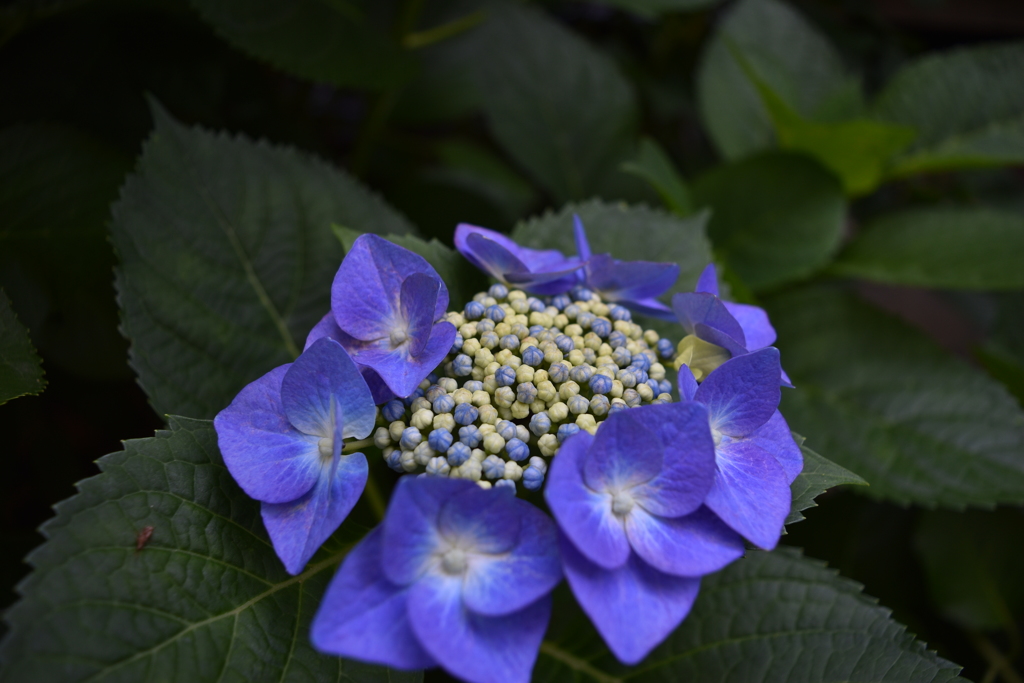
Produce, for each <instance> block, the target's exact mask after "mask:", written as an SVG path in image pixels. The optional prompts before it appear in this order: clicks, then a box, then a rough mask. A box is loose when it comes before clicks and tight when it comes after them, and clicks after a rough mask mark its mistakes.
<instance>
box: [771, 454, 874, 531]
mask: <svg viewBox="0 0 1024 683" xmlns="http://www.w3.org/2000/svg"><path fill="white" fill-rule="evenodd" d="M793 438H795V439H796V440H797V443H799V444H800V451H801V452H802V453H803V456H804V468H803V470H801V472H800V474H799V475H797V478H796V479H794V480H793V483H792V484H790V485H789V487H790V489H792V491H793V505H792V507H791V508H790V512H789V517H787V518H786V524H787V525H788V524H793V523H795V522H799V521H800V520H802V519H804V516H803V515H802V514H800V513H801V512H803V511H804V510H806V509H808V508H812V507H817V503H815V502H814V499H815V498H817V497H818V496H820V495H821V494H822V493H824V492H825V491H827V490H829V489H830V488H833V487H835V486H844V485H846V484H854V485H857V486H867V485H868V482H866V481H864V480H863V479H861V478H860V477H858V476H857V475H856V474H854V473H853V472H851V471H850V470H848V469H846V468H844V467H840V466H839V465H837V464H835V463H834V462H832V461H831V460H829V459H827V458H825V457H823V456H821V455H818V454H817V453H815V452H814V451H812V450H811V449H810V448H808V447H807V446H805V445H804V438H803V437H802V436H799V435H798V434H794V435H793Z"/></svg>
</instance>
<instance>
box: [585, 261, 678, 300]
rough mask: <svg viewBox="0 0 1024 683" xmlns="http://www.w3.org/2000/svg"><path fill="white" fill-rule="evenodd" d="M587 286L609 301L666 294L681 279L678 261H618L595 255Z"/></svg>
mask: <svg viewBox="0 0 1024 683" xmlns="http://www.w3.org/2000/svg"><path fill="white" fill-rule="evenodd" d="M586 272H587V286H588V287H590V288H591V289H595V290H597V291H598V292H599V293H600V294H601V296H602V297H603V298H604V299H605V300H606V301H618V302H623V303H625V302H627V301H639V300H642V299H651V298H654V297H656V296H660V295H661V294H664V293H665V292H666V291H667V290H668V289H670V288H671V287H672V285H674V284H675V283H676V280H678V279H679V266H678V265H676V264H675V263H656V262H653V261H617V260H615V259H613V258H611V257H610V256H607V255H599V256H593V257H591V259H590V263H589V264H588V265H587V267H586Z"/></svg>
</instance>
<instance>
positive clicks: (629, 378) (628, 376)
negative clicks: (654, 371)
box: [615, 370, 636, 387]
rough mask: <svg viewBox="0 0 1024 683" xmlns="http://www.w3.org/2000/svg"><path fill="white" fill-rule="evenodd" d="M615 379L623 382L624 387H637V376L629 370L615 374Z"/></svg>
mask: <svg viewBox="0 0 1024 683" xmlns="http://www.w3.org/2000/svg"><path fill="white" fill-rule="evenodd" d="M615 379H617V380H619V381H620V382H622V386H624V387H635V386H636V375H634V374H633V373H632V372H630V371H629V370H619V371H618V372H616V373H615Z"/></svg>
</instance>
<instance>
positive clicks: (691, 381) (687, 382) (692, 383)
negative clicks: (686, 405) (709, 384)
mask: <svg viewBox="0 0 1024 683" xmlns="http://www.w3.org/2000/svg"><path fill="white" fill-rule="evenodd" d="M676 386H678V387H679V396H680V397H682V399H683V400H684V401H692V400H693V397H694V396H695V395H696V394H697V380H696V378H695V377H694V376H693V371H691V370H690V366H689V365H687V364H686V363H683V364H682V366H680V368H679V372H678V373H677V375H676Z"/></svg>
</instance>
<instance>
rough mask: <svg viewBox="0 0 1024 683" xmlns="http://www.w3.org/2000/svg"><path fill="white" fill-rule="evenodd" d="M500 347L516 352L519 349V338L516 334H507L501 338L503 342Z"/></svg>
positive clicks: (499, 343)
mask: <svg viewBox="0 0 1024 683" xmlns="http://www.w3.org/2000/svg"><path fill="white" fill-rule="evenodd" d="M498 345H499V346H500V347H501V348H503V349H508V350H509V351H515V350H516V349H518V348H519V337H517V336H516V335H514V334H506V335H505V336H504V337H502V338H501V341H500V342H498Z"/></svg>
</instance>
